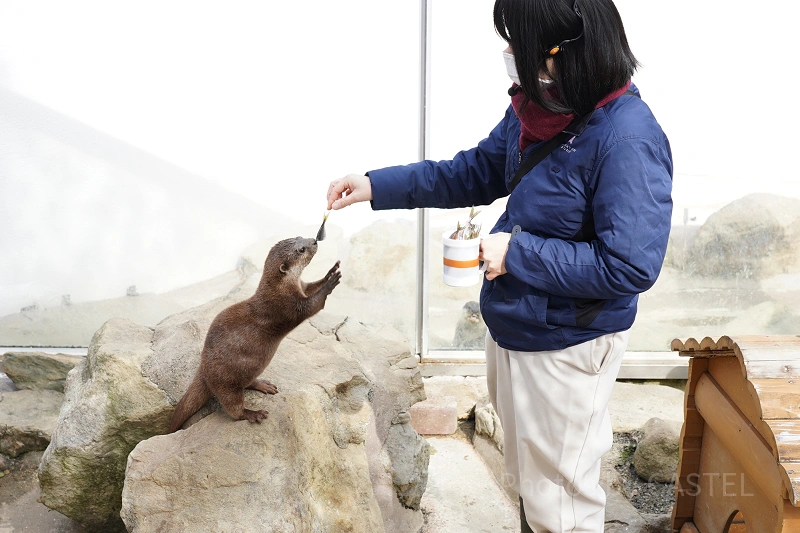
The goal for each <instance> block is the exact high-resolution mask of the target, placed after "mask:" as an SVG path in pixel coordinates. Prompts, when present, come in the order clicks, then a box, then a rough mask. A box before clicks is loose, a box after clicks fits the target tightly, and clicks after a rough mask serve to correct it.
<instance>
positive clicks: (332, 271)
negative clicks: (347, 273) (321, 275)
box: [325, 261, 341, 278]
mask: <svg viewBox="0 0 800 533" xmlns="http://www.w3.org/2000/svg"><path fill="white" fill-rule="evenodd" d="M340 263H341V261H336V263H335V264H334V265H333V266H332V267H331V269H330V270H328V273H327V274H326V276H325V277H326V278H329V277H331V276H333V275H334V274H336V271H337V270H339V264H340Z"/></svg>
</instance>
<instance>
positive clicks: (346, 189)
mask: <svg viewBox="0 0 800 533" xmlns="http://www.w3.org/2000/svg"><path fill="white" fill-rule="evenodd" d="M368 200H372V183H371V182H370V181H369V176H363V175H361V174H348V175H347V176H345V177H343V178H342V179H339V180H334V181H332V182H331V186H330V187H328V210H331V209H333V210H336V209H341V208H343V207H347V206H348V205H350V204H354V203H356V202H365V201H368Z"/></svg>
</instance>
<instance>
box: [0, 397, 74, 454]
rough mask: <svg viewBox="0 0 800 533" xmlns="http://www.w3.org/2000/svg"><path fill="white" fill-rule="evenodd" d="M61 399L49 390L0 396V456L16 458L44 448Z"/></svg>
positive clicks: (54, 425) (48, 440)
mask: <svg viewBox="0 0 800 533" xmlns="http://www.w3.org/2000/svg"><path fill="white" fill-rule="evenodd" d="M63 399H64V395H63V394H62V393H60V392H57V391H53V390H41V391H32V390H20V391H16V392H4V393H2V394H0V453H2V454H5V455H8V456H10V457H17V456H19V455H21V454H23V453H27V452H30V451H41V450H44V449H45V448H47V445H48V444H50V438H51V435H52V434H53V431H54V430H55V428H56V422H57V420H58V412H59V409H60V408H61V403H62V401H63Z"/></svg>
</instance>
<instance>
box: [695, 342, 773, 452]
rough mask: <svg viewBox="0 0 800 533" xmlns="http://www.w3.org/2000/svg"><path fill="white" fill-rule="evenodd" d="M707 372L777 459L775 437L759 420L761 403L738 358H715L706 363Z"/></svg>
mask: <svg viewBox="0 0 800 533" xmlns="http://www.w3.org/2000/svg"><path fill="white" fill-rule="evenodd" d="M708 373H709V374H711V375H712V376H713V377H714V380H715V381H716V382H717V384H718V385H719V386H720V387H721V388H722V390H723V391H725V394H727V395H728V397H729V398H730V399H731V400H733V403H734V404H735V405H736V407H738V408H739V410H741V411H742V413H744V415H745V417H747V420H748V421H749V422H750V424H752V426H753V427H754V428H755V430H756V431H758V433H759V434H760V435H761V437H762V438H763V439H764V440H765V441H766V442H767V444H769V447H770V450H771V451H772V456H773V457H775V458H776V459H777V457H778V452H777V446H776V443H775V437H774V436H773V434H772V430H771V429H770V427H769V426H768V425H767V424H766V423H764V421H763V420H761V418H762V417H761V404H760V402H759V400H758V395H757V394H756V391H755V389H753V387H752V385H750V384H749V383H748V381H747V380H745V379H744V372H743V371H742V366H741V362H740V361H739V359H738V358H717V359H712V360H711V361H709V363H708Z"/></svg>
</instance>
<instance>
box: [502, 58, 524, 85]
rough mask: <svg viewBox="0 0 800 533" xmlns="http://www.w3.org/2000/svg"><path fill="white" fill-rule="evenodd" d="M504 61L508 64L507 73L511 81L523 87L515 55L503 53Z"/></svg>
mask: <svg viewBox="0 0 800 533" xmlns="http://www.w3.org/2000/svg"><path fill="white" fill-rule="evenodd" d="M503 59H504V60H505V62H506V72H507V73H508V77H509V78H511V81H513V82H514V83H516V84H517V85H522V84H521V83H520V82H519V75H518V74H517V63H516V62H515V61H514V54H509V53H508V52H503Z"/></svg>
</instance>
